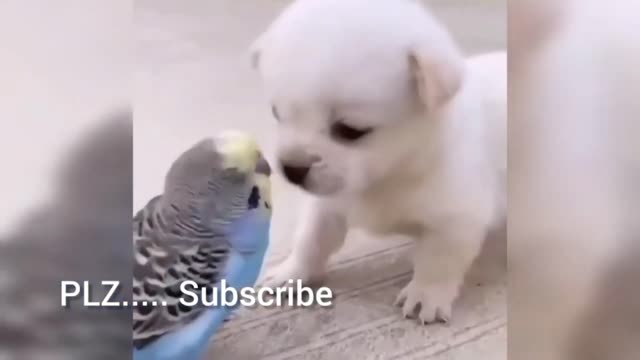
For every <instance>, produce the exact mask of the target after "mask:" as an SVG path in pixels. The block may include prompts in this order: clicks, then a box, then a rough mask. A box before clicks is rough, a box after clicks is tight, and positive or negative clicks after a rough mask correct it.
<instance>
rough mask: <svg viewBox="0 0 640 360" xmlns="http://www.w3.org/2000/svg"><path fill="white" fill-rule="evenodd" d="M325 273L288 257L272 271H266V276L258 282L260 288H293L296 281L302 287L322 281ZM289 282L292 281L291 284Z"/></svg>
mask: <svg viewBox="0 0 640 360" xmlns="http://www.w3.org/2000/svg"><path fill="white" fill-rule="evenodd" d="M324 277H325V272H324V271H323V270H321V269H316V268H313V267H310V266H306V265H305V264H304V263H303V262H302V261H299V259H297V258H295V257H293V256H289V257H288V258H287V259H286V260H285V261H284V262H282V263H280V264H279V265H276V266H275V267H274V268H273V269H270V270H267V272H266V275H265V276H264V278H263V280H262V281H261V282H260V286H262V287H268V288H272V289H275V288H279V287H287V286H290V287H294V288H295V284H296V281H298V280H300V282H301V283H302V285H313V284H316V283H318V282H321V281H323V280H324ZM289 280H293V281H292V283H291V282H289Z"/></svg>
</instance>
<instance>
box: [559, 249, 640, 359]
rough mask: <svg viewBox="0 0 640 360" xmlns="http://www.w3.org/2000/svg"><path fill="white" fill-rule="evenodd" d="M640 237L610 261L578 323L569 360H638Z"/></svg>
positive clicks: (639, 349) (639, 347)
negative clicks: (608, 267) (585, 311)
mask: <svg viewBox="0 0 640 360" xmlns="http://www.w3.org/2000/svg"><path fill="white" fill-rule="evenodd" d="M638 239H639V238H631V241H630V242H629V246H627V247H625V249H624V251H623V252H621V254H620V255H619V256H617V257H616V259H615V260H613V263H614V264H613V265H612V266H611V268H610V270H609V271H608V272H607V274H606V275H605V276H604V278H603V279H602V281H601V284H600V286H599V289H598V292H597V295H596V297H595V299H594V301H593V303H592V304H591V306H589V307H588V311H587V314H586V315H585V318H584V319H583V320H582V322H581V323H579V326H578V330H577V331H576V334H575V341H574V343H572V351H571V353H572V354H571V359H572V360H600V359H611V360H635V359H638V358H639V357H640V352H639V351H640V344H639V343H638V340H640V288H638V286H637V284H638V283H639V281H640V261H639V259H638V254H640V242H639V241H638Z"/></svg>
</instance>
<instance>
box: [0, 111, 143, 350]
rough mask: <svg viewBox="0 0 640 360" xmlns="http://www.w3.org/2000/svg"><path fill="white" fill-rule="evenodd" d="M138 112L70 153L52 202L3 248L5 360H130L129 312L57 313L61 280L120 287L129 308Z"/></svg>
mask: <svg viewBox="0 0 640 360" xmlns="http://www.w3.org/2000/svg"><path fill="white" fill-rule="evenodd" d="M132 165H133V122H132V111H131V110H130V109H122V110H120V111H117V112H114V113H113V114H111V115H109V116H106V117H105V118H104V119H103V121H102V122H101V125H100V126H98V127H97V128H95V129H94V130H93V131H91V132H90V133H89V134H87V136H86V137H84V138H83V140H82V141H80V142H79V144H77V145H76V146H75V147H74V148H73V149H72V151H71V153H70V154H69V156H68V158H67V159H66V161H65V162H64V164H63V166H62V168H61V172H60V176H59V178H58V179H57V180H58V182H59V183H58V184H57V189H56V191H57V192H56V194H55V198H54V201H53V202H52V203H51V204H50V205H48V206H47V207H45V208H41V209H36V210H35V211H34V213H32V214H30V215H28V216H26V217H25V220H24V221H23V222H22V223H21V224H20V225H19V226H18V228H17V230H16V231H15V232H14V233H13V235H10V238H9V239H6V241H1V242H0V359H5V358H9V359H29V360H37V359H68V360H73V359H82V360H88V359H91V360H93V359H108V360H120V359H128V358H130V356H131V318H132V312H131V310H130V309H128V308H100V307H83V306H82V304H81V301H82V297H80V298H79V299H77V300H74V301H72V302H71V303H70V306H68V307H67V308H63V307H62V306H61V297H60V294H61V284H60V282H61V281H62V280H74V281H79V282H82V281H89V282H91V283H92V284H93V287H92V291H93V293H92V294H91V300H94V301H99V300H101V299H102V298H103V297H104V295H105V294H106V292H107V291H108V290H109V288H108V287H102V286H100V282H101V281H103V280H114V281H120V284H121V289H120V291H119V293H118V295H117V299H114V300H119V301H121V300H123V299H130V298H131V284H132V283H131V276H132V275H131V274H132V254H133V252H132V243H131V215H132V212H133V207H132V185H133V170H132Z"/></svg>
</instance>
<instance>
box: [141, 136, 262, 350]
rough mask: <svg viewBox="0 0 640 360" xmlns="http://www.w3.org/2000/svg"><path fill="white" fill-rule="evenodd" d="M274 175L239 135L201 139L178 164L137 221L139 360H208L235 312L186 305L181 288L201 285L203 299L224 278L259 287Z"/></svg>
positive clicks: (229, 284) (246, 138)
mask: <svg viewBox="0 0 640 360" xmlns="http://www.w3.org/2000/svg"><path fill="white" fill-rule="evenodd" d="M270 174H271V169H270V167H269V164H268V162H267V161H266V160H265V159H264V157H263V156H262V154H261V152H260V150H259V148H258V145H257V144H256V142H255V141H254V140H253V139H252V138H251V137H249V136H248V135H246V134H244V133H240V132H225V133H223V134H221V135H219V136H217V137H214V138H209V139H205V140H202V141H200V142H198V143H197V144H196V145H194V146H193V147H192V148H190V149H189V150H187V151H186V152H184V153H183V154H182V155H181V156H180V157H179V158H178V159H177V160H176V161H175V162H174V163H173V164H172V165H171V168H170V169H169V172H168V174H167V176H166V179H165V185H164V193H163V194H162V195H159V196H156V197H155V198H153V199H152V200H151V201H149V203H148V204H147V205H146V206H145V207H144V208H143V209H142V210H140V211H139V212H138V213H137V214H136V215H135V217H134V219H133V238H134V240H133V242H134V257H135V261H134V278H133V300H134V301H136V302H137V306H134V313H133V358H134V360H165V359H166V360H169V359H171V360H196V359H202V358H203V356H204V355H205V353H206V350H207V346H208V344H209V342H210V339H211V338H212V337H213V335H214V334H215V333H216V331H217V330H218V329H219V328H220V326H221V324H222V323H223V322H224V321H225V319H227V318H228V317H229V316H230V315H231V313H232V311H233V310H234V307H223V306H220V304H218V306H205V305H204V304H201V303H198V304H196V305H194V306H185V304H183V303H181V302H180V301H179V299H180V298H181V297H182V296H183V295H184V294H183V293H182V291H181V289H180V284H181V283H182V282H183V281H186V280H191V281H195V282H196V283H197V284H198V286H199V289H198V290H197V291H196V292H197V293H198V294H200V292H201V290H200V289H201V288H202V287H207V288H208V289H213V288H219V286H220V282H221V280H223V279H224V280H225V281H226V287H228V288H235V289H237V292H238V293H240V290H241V288H244V287H253V286H254V284H255V282H256V280H257V277H258V274H259V272H260V269H261V267H262V263H263V259H264V255H265V252H266V250H267V246H268V239H269V229H270V222H271V206H272V204H271V195H270V180H269V176H270ZM211 293H212V291H209V294H211ZM209 296H210V295H209ZM191 300H192V299H189V301H191ZM142 301H146V302H148V304H147V306H143V305H141V302H142ZM153 302H156V303H157V304H158V305H157V306H153V305H151V303H153ZM163 302H164V303H166V305H165V306H162V305H161V304H162V303H163Z"/></svg>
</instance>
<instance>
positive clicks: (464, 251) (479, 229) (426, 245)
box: [396, 222, 487, 324]
mask: <svg viewBox="0 0 640 360" xmlns="http://www.w3.org/2000/svg"><path fill="white" fill-rule="evenodd" d="M486 233H487V229H486V227H485V226H479V225H474V224H473V223H471V224H470V223H468V222H463V223H456V224H447V225H446V226H444V227H442V228H440V229H435V231H432V232H429V233H428V234H425V235H424V236H423V237H422V238H420V239H417V240H416V244H415V246H416V248H415V251H414V255H413V271H414V273H413V278H412V280H411V281H410V282H409V284H408V285H407V286H406V287H405V288H404V289H402V290H401V291H400V294H399V295H398V297H397V299H396V305H398V306H402V312H403V314H404V316H405V317H408V318H410V317H413V314H414V313H415V311H416V309H417V308H418V305H420V312H419V314H418V320H419V321H420V322H421V323H423V324H426V323H432V322H434V321H438V320H439V321H444V322H448V321H450V319H451V307H452V304H453V302H454V300H455V299H456V298H457V297H458V293H459V291H460V287H461V285H462V283H463V281H464V277H465V275H466V272H467V270H468V269H469V267H470V266H471V263H472V262H473V260H474V259H475V258H476V257H477V255H478V254H479V253H480V249H481V248H482V243H483V241H484V238H485V236H486Z"/></svg>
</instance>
